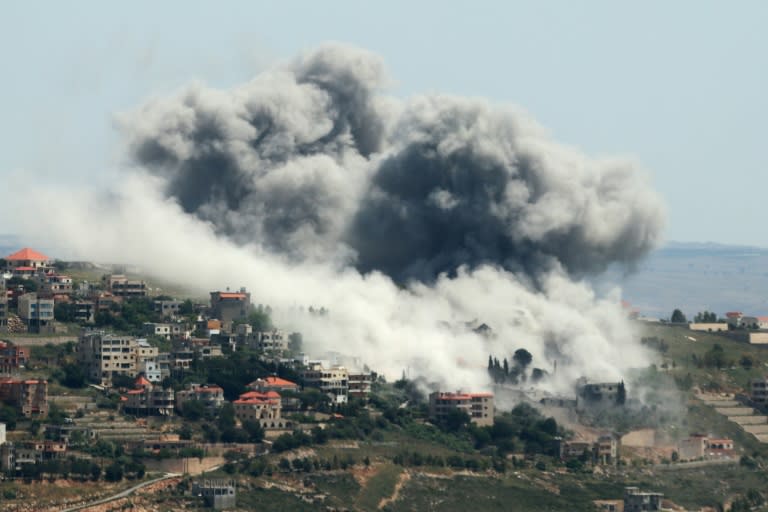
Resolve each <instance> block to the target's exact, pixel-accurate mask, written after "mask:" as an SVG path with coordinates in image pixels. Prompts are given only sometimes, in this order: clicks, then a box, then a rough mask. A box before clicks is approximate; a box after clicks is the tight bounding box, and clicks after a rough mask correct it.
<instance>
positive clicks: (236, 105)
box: [26, 47, 663, 393]
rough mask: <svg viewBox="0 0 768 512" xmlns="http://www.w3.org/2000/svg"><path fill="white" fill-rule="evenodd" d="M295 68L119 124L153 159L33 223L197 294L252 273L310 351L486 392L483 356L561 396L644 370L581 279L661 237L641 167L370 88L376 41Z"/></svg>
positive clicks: (495, 120)
mask: <svg viewBox="0 0 768 512" xmlns="http://www.w3.org/2000/svg"><path fill="white" fill-rule="evenodd" d="M298 62H299V64H294V67H293V68H290V69H291V70H290V71H287V70H286V69H279V70H275V71H273V72H270V73H267V74H266V75H264V76H261V77H258V78H257V79H256V80H254V81H253V82H252V83H250V84H248V85H246V86H243V87H242V88H238V89H236V90H234V91H229V92H221V91H213V90H208V89H205V88H203V87H201V86H193V87H192V88H188V89H187V90H185V91H184V92H182V93H181V95H180V96H178V97H177V98H174V99H171V100H169V101H167V102H166V101H163V100H156V101H155V102H152V103H150V104H148V105H147V106H145V107H143V108H142V109H141V110H140V111H139V112H138V113H136V114H133V115H130V116H123V118H122V119H123V121H122V122H123V125H124V126H127V128H125V129H126V130H127V131H128V147H129V151H130V153H131V154H132V155H133V156H134V157H135V159H136V160H137V162H138V163H139V168H132V169H130V170H129V171H127V172H126V173H125V177H124V179H123V180H122V182H121V183H119V184H118V185H117V186H116V187H115V188H114V189H113V190H112V191H111V192H110V193H108V194H103V193H100V192H99V191H95V190H81V191H76V192H73V196H74V197H73V198H72V200H71V201H70V200H68V201H67V204H68V206H67V207H65V208H64V207H61V206H60V205H61V200H60V198H61V191H60V190H57V191H52V190H46V189H44V188H43V189H39V188H37V189H35V190H34V192H32V191H30V194H29V197H30V198H32V199H31V200H32V201H33V202H34V203H35V204H36V207H35V208H34V209H31V211H33V212H36V213H38V214H39V215H34V214H33V215H30V216H27V217H26V220H27V221H28V222H29V225H28V226H27V229H28V231H29V232H30V233H37V234H38V235H40V236H41V237H45V239H46V240H47V245H48V246H54V247H60V248H62V249H63V250H65V252H66V253H67V254H70V255H72V256H75V257H77V258H79V259H90V260H95V261H101V262H121V263H132V264H136V265H139V266H140V267H142V268H144V269H146V271H147V272H149V273H151V274H153V275H156V276H160V277H162V278H164V279H166V280H170V281H175V282H178V283H180V284H183V285H186V286H187V287H190V288H194V289H196V290H198V291H199V292H201V294H203V293H207V292H208V291H210V290H217V289H222V288H224V287H225V286H234V287H239V286H247V287H248V288H249V289H250V290H251V292H252V296H253V299H254V301H255V302H257V303H262V304H268V305H270V307H272V308H273V311H274V315H275V320H276V322H277V323H278V325H279V327H281V328H284V329H287V330H298V331H300V332H301V333H302V334H303V337H304V341H305V345H306V349H307V350H308V351H309V352H311V353H315V354H319V353H322V352H324V351H327V350H333V351H337V352H340V353H343V354H349V355H353V356H356V357H359V359H360V360H361V361H362V362H364V363H366V364H367V365H368V366H370V367H371V368H372V369H374V370H376V371H379V372H380V373H383V374H384V375H386V376H387V377H389V378H397V377H399V376H400V374H401V372H402V371H403V370H404V369H406V368H407V369H409V371H410V374H411V375H418V376H422V377H424V378H425V379H426V381H428V382H432V383H434V384H435V386H438V387H441V388H443V389H457V388H463V389H487V388H489V387H490V386H491V381H490V379H489V377H488V375H487V372H486V367H487V361H488V356H489V354H493V355H494V356H496V357H499V358H500V359H502V358H505V357H506V358H509V359H511V356H512V354H513V353H514V351H515V350H516V349H518V348H525V349H527V350H528V351H530V352H531V354H532V355H533V363H532V366H535V367H540V368H542V369H544V370H546V371H548V372H549V373H550V374H551V378H550V379H549V380H548V381H546V382H545V383H544V386H545V387H547V388H548V389H549V390H550V391H553V392H563V393H565V392H569V391H570V389H571V388H570V387H571V385H572V383H573V381H574V380H575V379H576V378H578V377H581V376H586V377H587V378H590V379H595V380H605V379H608V380H618V379H620V378H622V377H623V375H624V372H625V370H626V369H627V368H630V367H637V366H643V365H644V364H647V363H648V357H647V355H646V353H645V352H644V350H643V349H642V348H641V346H640V345H639V343H638V342H637V336H636V335H635V334H634V333H633V331H632V327H631V324H630V323H629V321H628V320H627V319H626V318H625V314H624V312H623V311H622V309H621V307H620V305H619V302H620V301H619V299H620V297H619V292H618V291H615V292H613V293H612V294H610V295H609V296H606V297H602V298H601V297H596V296H595V292H594V291H593V289H592V288H591V287H590V285H589V284H588V283H587V282H586V281H581V280H578V279H577V278H575V277H574V275H581V274H582V273H584V272H594V271H599V270H601V269H602V268H604V267H605V265H607V264H610V263H612V262H619V263H622V262H627V263H632V262H633V261H635V260H637V259H638V258H640V257H642V256H643V255H644V254H645V253H646V252H647V251H648V250H649V249H650V248H652V247H653V246H654V244H655V242H656V241H657V240H658V238H659V233H660V227H661V224H662V218H663V213H662V208H661V206H660V202H659V200H658V197H657V196H656V195H655V194H654V193H653V192H652V191H651V190H650V188H649V187H648V186H647V184H646V183H645V181H644V178H643V176H642V173H641V172H639V171H638V170H637V169H636V168H635V167H634V165H633V164H631V163H627V162H626V161H618V160H598V161H593V160H589V159H587V158H586V157H585V156H583V155H581V154H580V153H578V152H577V151H575V150H573V149H570V148H564V147H562V146H559V145H557V144H555V143H553V142H551V141H549V140H548V139H547V138H546V136H545V134H543V132H542V131H541V129H540V128H539V127H538V126H537V125H536V124H535V123H533V122H531V121H530V120H528V119H527V118H526V117H525V116H522V115H521V114H519V113H515V112H513V111H511V110H510V109H508V108H506V107H504V108H496V107H494V106H493V105H490V104H487V103H485V102H480V103H478V102H473V101H468V100H463V99H457V98H445V97H432V98H419V99H416V100H412V101H406V102H402V103H401V102H398V101H396V100H393V99H391V98H384V97H379V96H376V94H375V93H376V90H377V87H379V85H380V84H381V83H382V82H383V78H382V73H383V72H382V69H381V67H380V65H379V64H377V62H378V59H373V61H372V60H371V57H370V55H369V54H367V53H365V52H359V51H350V50H348V49H345V48H343V47H342V48H337V47H331V49H324V50H322V51H320V52H317V53H315V54H311V55H309V56H307V57H304V58H302V59H300V60H299V61H298ZM329 70H330V71H329ZM277 107H280V108H277ZM381 112H385V114H382V113H381ZM146 168H149V169H151V173H150V172H146V171H145V169H146ZM427 168H428V169H427ZM414 194H416V195H414ZM69 204H72V205H73V206H69ZM384 252H386V255H385V256H383V257H382V256H381V254H382V253H384ZM379 264H380V266H379ZM404 267H407V269H406V268H404ZM415 277H417V278H420V277H423V279H419V280H413V279H414V278H415ZM404 283H407V284H404ZM308 305H313V306H323V307H325V308H327V309H328V310H329V312H330V313H329V314H328V315H327V316H316V315H307V314H304V313H303V312H302V309H301V307H302V306H308ZM471 322H476V323H486V324H487V325H489V326H490V327H491V328H492V329H493V332H494V336H492V337H484V336H482V335H480V334H477V333H475V332H473V331H472V330H471V329H469V328H467V327H466V326H467V325H468V324H469V323H471ZM555 365H556V367H557V371H556V372H555Z"/></svg>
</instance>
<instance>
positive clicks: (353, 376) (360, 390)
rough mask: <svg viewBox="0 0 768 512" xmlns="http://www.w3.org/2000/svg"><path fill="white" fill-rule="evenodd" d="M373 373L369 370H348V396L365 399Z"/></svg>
mask: <svg viewBox="0 0 768 512" xmlns="http://www.w3.org/2000/svg"><path fill="white" fill-rule="evenodd" d="M372 384H373V374H372V373H371V372H367V373H366V372H353V371H350V372H349V396H350V398H360V399H363V400H367V399H368V397H369V396H370V394H371V385H372Z"/></svg>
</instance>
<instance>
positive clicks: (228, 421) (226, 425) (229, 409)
mask: <svg viewBox="0 0 768 512" xmlns="http://www.w3.org/2000/svg"><path fill="white" fill-rule="evenodd" d="M218 426H219V429H221V430H222V431H223V430H226V429H230V428H234V426H235V407H234V406H233V405H232V404H231V403H230V402H227V403H225V404H224V405H223V406H222V407H221V409H220V410H219V420H218Z"/></svg>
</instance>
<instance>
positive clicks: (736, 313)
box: [725, 311, 744, 318]
mask: <svg viewBox="0 0 768 512" xmlns="http://www.w3.org/2000/svg"><path fill="white" fill-rule="evenodd" d="M725 316H727V317H728V318H735V317H737V316H744V315H742V314H741V313H740V312H739V311H729V312H728V313H726V314H725Z"/></svg>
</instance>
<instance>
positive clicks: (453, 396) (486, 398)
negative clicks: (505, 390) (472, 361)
mask: <svg viewBox="0 0 768 512" xmlns="http://www.w3.org/2000/svg"><path fill="white" fill-rule="evenodd" d="M454 410H460V411H463V412H465V413H466V414H467V415H468V416H469V419H470V421H471V422H472V423H474V424H475V425H478V426H490V425H493V414H494V408H493V393H461V392H457V393H446V392H442V391H435V392H434V393H432V394H430V395H429V419H430V420H432V421H434V422H438V423H440V422H443V421H445V420H446V418H447V417H448V414H449V413H450V412H451V411H454Z"/></svg>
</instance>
